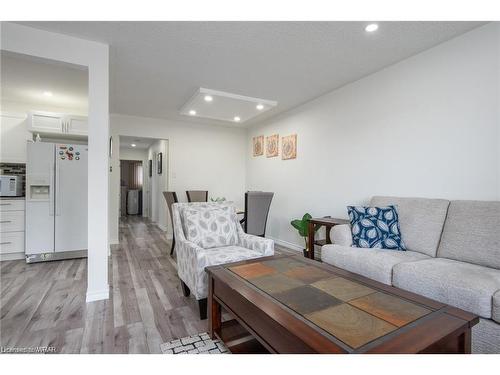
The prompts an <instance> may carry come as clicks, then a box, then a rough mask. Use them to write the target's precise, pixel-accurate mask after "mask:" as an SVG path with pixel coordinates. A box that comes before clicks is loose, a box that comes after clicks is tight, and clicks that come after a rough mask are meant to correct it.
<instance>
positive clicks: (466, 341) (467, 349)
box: [460, 328, 472, 354]
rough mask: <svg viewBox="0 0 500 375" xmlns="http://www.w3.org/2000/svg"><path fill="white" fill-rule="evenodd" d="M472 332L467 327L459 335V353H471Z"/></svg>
mask: <svg viewBox="0 0 500 375" xmlns="http://www.w3.org/2000/svg"><path fill="white" fill-rule="evenodd" d="M471 347H472V334H471V329H470V328H469V329H468V330H467V331H465V332H464V333H463V334H462V335H461V336H460V353H463V354H471V352H472V348H471Z"/></svg>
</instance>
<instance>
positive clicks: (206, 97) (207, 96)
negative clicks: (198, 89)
mask: <svg viewBox="0 0 500 375" xmlns="http://www.w3.org/2000/svg"><path fill="white" fill-rule="evenodd" d="M212 100H214V98H212V97H211V96H210V95H205V101H206V102H211V101H212Z"/></svg>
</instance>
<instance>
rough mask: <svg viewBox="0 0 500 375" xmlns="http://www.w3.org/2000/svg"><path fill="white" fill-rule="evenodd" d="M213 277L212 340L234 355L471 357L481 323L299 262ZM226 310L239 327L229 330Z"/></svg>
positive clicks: (291, 259)
mask: <svg viewBox="0 0 500 375" xmlns="http://www.w3.org/2000/svg"><path fill="white" fill-rule="evenodd" d="M207 272H208V275H209V294H208V314H209V332H210V335H211V337H212V338H219V339H221V340H222V341H224V343H225V344H226V345H227V346H228V348H229V350H230V351H231V352H233V353H254V352H259V353H262V352H269V353H470V351H471V328H472V326H474V325H475V324H476V323H477V322H478V321H479V318H478V317H477V316H476V315H473V314H471V313H468V312H465V311H463V310H460V309H457V308H454V307H451V306H447V305H445V304H443V303H440V302H436V301H433V300H430V299H428V298H425V297H422V296H419V295H417V294H414V293H410V292H407V291H404V290H401V289H397V288H394V287H391V286H388V285H385V284H382V283H379V282H377V281H374V280H370V279H368V278H366V277H363V276H360V275H357V274H354V273H351V272H348V271H345V270H342V269H339V268H335V267H332V266H329V265H326V264H323V263H319V262H315V261H313V260H310V259H306V258H304V257H302V256H299V255H293V256H289V255H279V256H272V257H265V258H259V259H253V260H247V261H242V262H237V263H232V264H226V265H220V266H212V267H207ZM222 309H224V310H225V311H227V312H228V313H229V315H231V316H232V317H233V319H232V320H229V321H225V322H223V321H222V313H221V311H222Z"/></svg>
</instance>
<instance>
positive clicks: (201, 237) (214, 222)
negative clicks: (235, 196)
mask: <svg viewBox="0 0 500 375" xmlns="http://www.w3.org/2000/svg"><path fill="white" fill-rule="evenodd" d="M183 215H184V225H185V230H186V239H187V240H188V241H190V242H192V243H194V244H196V245H198V246H200V247H202V248H204V249H210V248H214V247H221V246H232V245H237V244H238V231H237V228H236V222H235V213H234V208H233V207H230V206H222V207H220V208H214V207H211V208H209V209H203V210H200V209H199V208H197V209H191V208H189V207H188V208H185V209H184V211H183Z"/></svg>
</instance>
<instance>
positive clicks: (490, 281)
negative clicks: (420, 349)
mask: <svg viewBox="0 0 500 375" xmlns="http://www.w3.org/2000/svg"><path fill="white" fill-rule="evenodd" d="M370 205H371V206H387V205H396V206H397V209H398V213H399V221H400V227H401V234H402V237H403V240H404V242H405V244H406V247H407V251H395V250H378V249H377V250H376V249H361V248H356V247H352V236H351V230H350V226H349V225H341V226H336V227H334V228H333V229H332V233H331V236H332V242H333V244H332V245H325V246H323V247H322V249H321V259H322V261H324V262H325V263H329V264H331V265H334V266H336V267H339V268H343V269H346V270H348V271H351V272H355V273H358V274H361V275H363V276H366V277H369V278H371V279H374V280H377V281H380V282H382V283H384V284H387V285H393V286H395V287H398V288H401V289H405V290H409V291H411V292H414V293H417V294H420V295H423V296H426V297H429V298H432V299H435V300H438V301H440V302H443V303H446V304H449V305H452V306H456V307H458V308H461V309H464V310H467V311H470V312H472V313H474V314H477V315H479V317H480V322H479V324H477V325H476V326H475V327H474V328H473V330H472V351H473V353H500V202H480V201H447V200H443V199H426V198H398V197H373V198H372V200H371V202H370Z"/></svg>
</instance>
